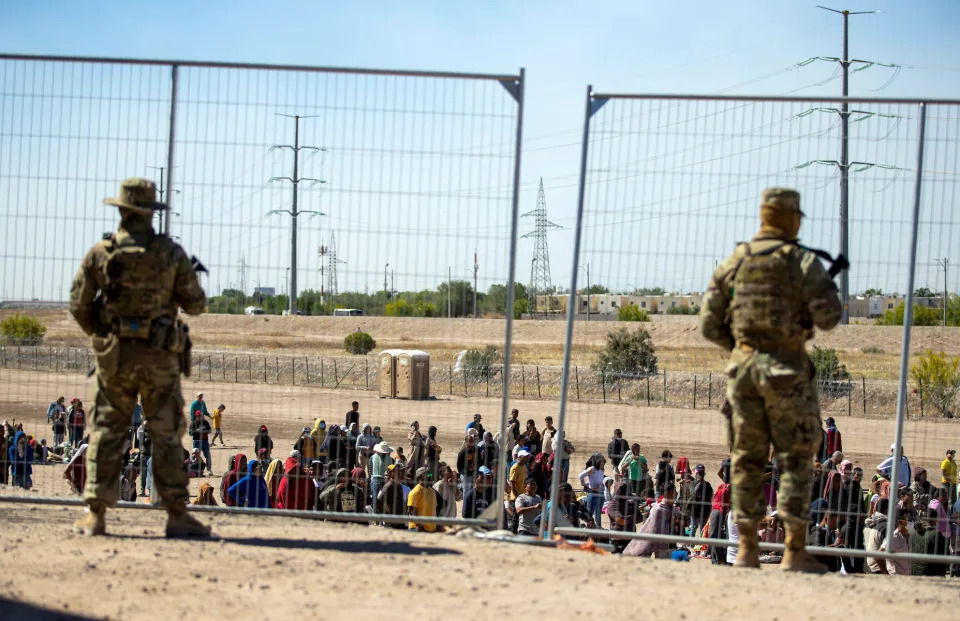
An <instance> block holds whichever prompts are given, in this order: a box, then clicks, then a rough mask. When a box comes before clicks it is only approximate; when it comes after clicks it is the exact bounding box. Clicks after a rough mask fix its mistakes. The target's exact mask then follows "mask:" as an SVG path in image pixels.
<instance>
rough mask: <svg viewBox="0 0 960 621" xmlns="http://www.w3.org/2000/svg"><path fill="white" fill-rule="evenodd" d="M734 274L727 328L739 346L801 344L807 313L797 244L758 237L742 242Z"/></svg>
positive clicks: (787, 346)
mask: <svg viewBox="0 0 960 621" xmlns="http://www.w3.org/2000/svg"><path fill="white" fill-rule="evenodd" d="M742 248H743V250H742V251H743V252H744V256H743V258H742V259H741V261H740V264H739V266H738V267H737V270H736V273H735V274H734V277H733V283H732V286H733V291H732V294H733V295H732V303H731V305H730V328H731V331H732V333H733V338H734V339H735V341H736V342H737V343H738V344H747V345H752V346H753V347H756V348H758V349H764V350H767V349H770V350H772V349H778V348H785V349H786V348H795V347H797V346H800V347H802V346H803V342H804V341H805V340H806V339H807V338H808V335H807V332H808V330H807V329H806V328H804V326H806V325H807V324H809V317H808V315H809V312H808V311H807V309H806V308H805V307H804V304H803V291H802V288H803V272H802V270H801V267H800V253H799V252H798V248H797V246H796V245H795V244H792V243H790V242H784V241H781V240H762V241H755V242H750V243H747V244H744V245H743V246H742Z"/></svg>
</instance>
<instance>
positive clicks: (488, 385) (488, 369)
mask: <svg viewBox="0 0 960 621" xmlns="http://www.w3.org/2000/svg"><path fill="white" fill-rule="evenodd" d="M486 375H487V396H488V397H489V396H490V367H487V371H486Z"/></svg>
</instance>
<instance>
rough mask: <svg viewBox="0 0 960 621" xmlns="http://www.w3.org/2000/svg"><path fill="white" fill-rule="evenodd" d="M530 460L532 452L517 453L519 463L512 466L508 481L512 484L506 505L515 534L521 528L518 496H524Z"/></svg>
mask: <svg viewBox="0 0 960 621" xmlns="http://www.w3.org/2000/svg"><path fill="white" fill-rule="evenodd" d="M529 459H530V452H529V451H527V450H526V449H520V450H519V451H517V461H516V462H514V464H513V465H512V466H510V476H509V478H508V481H509V482H510V486H509V488H508V489H507V490H506V492H507V502H506V504H505V505H504V506H505V507H506V509H507V514H508V515H509V516H510V530H511V531H513V532H514V533H515V532H517V528H518V527H519V526H520V515H519V514H518V513H517V511H516V502H517V496H519V495H521V494H523V490H524V487H525V486H524V482H525V481H526V480H527V477H528V476H529V474H530V473H529V471H528V470H527V461H529Z"/></svg>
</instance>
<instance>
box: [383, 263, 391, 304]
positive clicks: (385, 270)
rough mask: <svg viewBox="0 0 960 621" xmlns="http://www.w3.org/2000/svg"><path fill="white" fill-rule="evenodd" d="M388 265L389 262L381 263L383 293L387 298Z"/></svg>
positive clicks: (388, 293)
mask: <svg viewBox="0 0 960 621" xmlns="http://www.w3.org/2000/svg"><path fill="white" fill-rule="evenodd" d="M388 267H390V264H389V263H384V264H383V292H384V293H385V294H386V295H387V297H388V298H389V297H390V290H389V289H387V268H388Z"/></svg>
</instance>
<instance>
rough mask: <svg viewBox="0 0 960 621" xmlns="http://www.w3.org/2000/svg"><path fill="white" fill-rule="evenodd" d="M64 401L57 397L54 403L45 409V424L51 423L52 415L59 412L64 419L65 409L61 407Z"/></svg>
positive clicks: (62, 398)
mask: <svg viewBox="0 0 960 621" xmlns="http://www.w3.org/2000/svg"><path fill="white" fill-rule="evenodd" d="M65 400H66V399H65V398H64V397H58V398H57V400H56V401H54V402H53V403H51V404H50V407H48V408H47V422H48V423H51V422H53V415H54V414H56V413H57V412H59V413H60V414H62V415H63V416H64V417H66V415H67V408H66V407H65V406H64V405H63V402H64V401H65Z"/></svg>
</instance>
